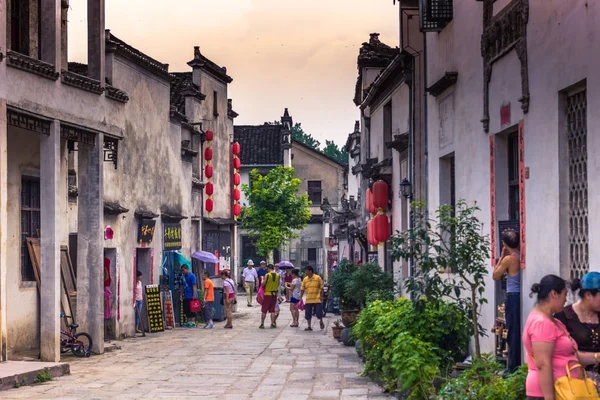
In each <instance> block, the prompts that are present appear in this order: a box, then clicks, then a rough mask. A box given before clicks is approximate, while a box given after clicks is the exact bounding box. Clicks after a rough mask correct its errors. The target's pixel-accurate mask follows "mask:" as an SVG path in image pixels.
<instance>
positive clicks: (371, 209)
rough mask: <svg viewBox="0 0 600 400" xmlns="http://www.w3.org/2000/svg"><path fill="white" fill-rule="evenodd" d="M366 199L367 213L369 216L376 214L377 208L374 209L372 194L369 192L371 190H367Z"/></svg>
mask: <svg viewBox="0 0 600 400" xmlns="http://www.w3.org/2000/svg"><path fill="white" fill-rule="evenodd" d="M366 199H367V204H366V205H365V207H366V208H367V211H368V212H369V213H370V214H377V208H375V206H374V205H373V192H371V189H367V195H366Z"/></svg>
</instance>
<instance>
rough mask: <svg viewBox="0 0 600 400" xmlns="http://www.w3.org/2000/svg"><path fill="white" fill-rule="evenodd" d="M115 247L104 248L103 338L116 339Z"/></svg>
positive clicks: (116, 278)
mask: <svg viewBox="0 0 600 400" xmlns="http://www.w3.org/2000/svg"><path fill="white" fill-rule="evenodd" d="M117 280H118V277H117V249H104V338H105V339H106V340H116V339H117V331H116V327H117V318H116V316H117V307H118V304H117Z"/></svg>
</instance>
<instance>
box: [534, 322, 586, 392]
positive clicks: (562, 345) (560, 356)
mask: <svg viewBox="0 0 600 400" xmlns="http://www.w3.org/2000/svg"><path fill="white" fill-rule="evenodd" d="M554 321H555V322H556V324H557V325H558V326H560V328H559V327H557V326H556V325H555V324H554V322H552V321H551V320H550V319H549V318H548V317H546V316H545V315H543V314H541V313H539V312H537V311H532V312H530V313H529V317H527V322H526V323H525V329H524V330H523V337H522V340H523V345H524V346H525V350H527V356H526V359H527V366H528V367H529V373H528V374H527V381H526V382H525V389H526V392H527V396H533V397H544V394H543V393H542V388H541V387H540V380H539V375H538V370H537V367H536V365H535V363H534V362H533V360H532V359H531V357H530V356H529V355H530V354H532V355H533V357H534V358H535V354H534V353H533V347H532V342H547V343H549V342H554V353H553V354H552V373H553V374H554V380H557V379H558V378H560V377H562V376H565V375H567V373H566V369H565V368H566V366H567V363H569V362H570V361H575V363H578V361H577V356H576V354H575V349H574V347H573V346H577V344H575V343H574V342H572V341H571V339H569V337H568V336H567V333H566V332H567V328H566V327H565V326H564V325H563V323H562V322H560V321H559V320H557V319H555V320H554ZM570 364H573V363H570ZM571 376H572V377H574V378H579V369H575V370H573V371H572V372H571Z"/></svg>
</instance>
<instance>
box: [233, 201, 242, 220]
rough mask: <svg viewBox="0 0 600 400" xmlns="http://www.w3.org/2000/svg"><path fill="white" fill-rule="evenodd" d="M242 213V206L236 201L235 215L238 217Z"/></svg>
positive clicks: (234, 206)
mask: <svg viewBox="0 0 600 400" xmlns="http://www.w3.org/2000/svg"><path fill="white" fill-rule="evenodd" d="M241 213H242V207H241V206H240V205H239V204H238V203H236V204H234V205H233V215H235V216H236V217H237V216H239V215H240V214H241Z"/></svg>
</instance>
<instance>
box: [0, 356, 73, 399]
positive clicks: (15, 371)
mask: <svg viewBox="0 0 600 400" xmlns="http://www.w3.org/2000/svg"><path fill="white" fill-rule="evenodd" d="M43 371H47V372H48V373H49V374H50V375H51V376H52V378H57V377H59V376H63V375H68V374H70V373H71V370H70V368H69V364H66V363H50V362H38V361H6V362H2V363H0V391H2V390H8V389H14V388H18V387H20V386H26V385H32V384H34V383H35V380H36V378H37V377H38V374H39V373H40V372H43ZM0 397H2V396H0Z"/></svg>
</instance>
